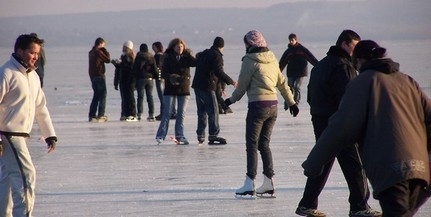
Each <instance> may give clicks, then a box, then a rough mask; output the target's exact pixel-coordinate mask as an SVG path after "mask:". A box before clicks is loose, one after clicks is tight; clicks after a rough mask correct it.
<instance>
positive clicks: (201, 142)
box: [198, 137, 205, 145]
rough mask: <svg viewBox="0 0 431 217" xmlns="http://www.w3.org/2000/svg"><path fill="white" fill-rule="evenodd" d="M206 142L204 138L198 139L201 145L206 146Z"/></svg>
mask: <svg viewBox="0 0 431 217" xmlns="http://www.w3.org/2000/svg"><path fill="white" fill-rule="evenodd" d="M204 142H205V139H204V138H202V137H198V143H199V145H202V144H204Z"/></svg>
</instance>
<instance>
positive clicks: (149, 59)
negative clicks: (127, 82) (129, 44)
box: [132, 52, 158, 80]
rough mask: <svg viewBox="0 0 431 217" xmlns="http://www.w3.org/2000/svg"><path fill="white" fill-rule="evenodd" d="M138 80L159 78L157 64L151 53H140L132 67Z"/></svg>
mask: <svg viewBox="0 0 431 217" xmlns="http://www.w3.org/2000/svg"><path fill="white" fill-rule="evenodd" d="M132 73H133V75H134V76H135V78H136V80H139V79H153V78H157V77H158V73H157V67H156V62H155V61H154V57H153V55H152V54H151V53H149V52H138V53H137V54H136V58H135V61H134V63H133V67H132Z"/></svg>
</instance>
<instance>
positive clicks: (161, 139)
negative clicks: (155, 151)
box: [156, 137, 163, 145]
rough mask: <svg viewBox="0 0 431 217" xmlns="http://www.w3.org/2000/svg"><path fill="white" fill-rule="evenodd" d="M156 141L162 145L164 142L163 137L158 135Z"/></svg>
mask: <svg viewBox="0 0 431 217" xmlns="http://www.w3.org/2000/svg"><path fill="white" fill-rule="evenodd" d="M156 142H157V145H160V144H161V143H162V142H163V138H162V137H157V138H156Z"/></svg>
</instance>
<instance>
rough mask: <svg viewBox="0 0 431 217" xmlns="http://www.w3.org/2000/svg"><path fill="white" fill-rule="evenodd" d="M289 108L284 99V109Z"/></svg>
mask: <svg viewBox="0 0 431 217" xmlns="http://www.w3.org/2000/svg"><path fill="white" fill-rule="evenodd" d="M287 110H289V104H287V102H286V101H284V111H287Z"/></svg>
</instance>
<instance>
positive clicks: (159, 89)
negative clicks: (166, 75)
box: [156, 79, 177, 115]
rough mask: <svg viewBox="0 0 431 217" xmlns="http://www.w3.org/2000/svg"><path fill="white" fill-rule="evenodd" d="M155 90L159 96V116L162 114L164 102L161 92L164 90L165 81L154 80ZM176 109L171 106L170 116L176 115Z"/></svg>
mask: <svg viewBox="0 0 431 217" xmlns="http://www.w3.org/2000/svg"><path fill="white" fill-rule="evenodd" d="M156 89H157V95H158V96H159V101H160V114H162V113H163V107H164V104H165V103H164V102H163V101H164V100H163V91H164V90H165V79H161V80H158V79H157V80H156ZM176 114H177V109H176V108H175V105H174V106H172V110H171V115H176Z"/></svg>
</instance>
